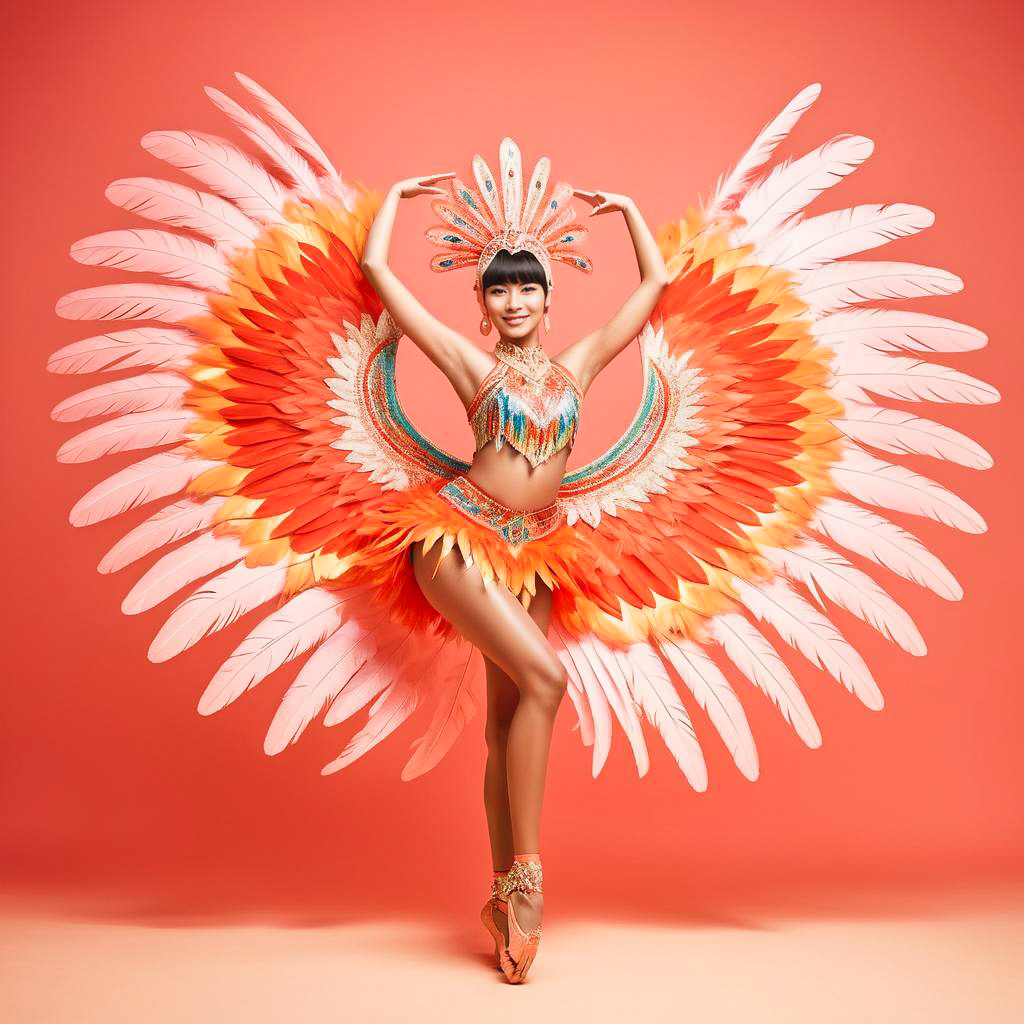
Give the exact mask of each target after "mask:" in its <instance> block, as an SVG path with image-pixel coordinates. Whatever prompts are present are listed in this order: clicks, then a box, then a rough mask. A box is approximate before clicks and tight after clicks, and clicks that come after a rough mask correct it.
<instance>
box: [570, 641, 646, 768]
mask: <svg viewBox="0 0 1024 1024" xmlns="http://www.w3.org/2000/svg"><path fill="white" fill-rule="evenodd" d="M579 645H580V650H581V651H582V652H583V654H584V656H585V657H586V658H587V660H588V661H589V663H590V666H591V668H592V669H593V670H594V675H595V676H596V678H597V681H598V683H599V684H600V686H601V688H602V689H603V690H604V692H605V695H606V696H607V698H608V705H609V707H611V709H612V711H614V713H615V717H616V718H617V719H618V720H619V725H621V726H622V731H623V732H624V733H625V734H626V738H627V739H628V740H629V745H630V748H631V749H632V751H633V759H634V760H635V761H636V768H637V773H638V774H639V776H640V777H641V778H643V776H644V775H646V774H647V772H648V770H649V768H650V757H649V755H648V753H647V744H646V743H645V742H644V734H643V727H642V726H641V724H640V719H639V717H638V716H637V713H636V707H635V706H634V700H633V695H632V693H631V692H630V680H629V679H628V678H627V676H626V675H625V673H624V672H623V669H622V665H621V664H620V663H619V662H618V660H617V658H616V657H615V652H614V651H613V650H612V649H611V648H609V647H608V646H607V645H606V644H605V643H604V641H603V640H601V638H600V637H598V636H596V635H594V634H592V633H585V634H583V635H582V636H581V637H580V638H579Z"/></svg>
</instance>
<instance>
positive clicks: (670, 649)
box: [658, 638, 759, 782]
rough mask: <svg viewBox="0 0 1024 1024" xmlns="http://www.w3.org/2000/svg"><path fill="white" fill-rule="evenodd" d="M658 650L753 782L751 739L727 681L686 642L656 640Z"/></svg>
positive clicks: (707, 658)
mask: <svg viewBox="0 0 1024 1024" xmlns="http://www.w3.org/2000/svg"><path fill="white" fill-rule="evenodd" d="M658 648H659V650H660V651H661V653H662V655H663V656H664V657H666V658H668V660H669V661H670V662H671V663H672V667H673V668H674V669H675V670H676V672H677V673H678V674H679V678H680V679H682V681H683V682H684V683H685V684H686V686H687V687H688V688H689V690H690V692H691V693H692V694H693V696H694V698H695V699H696V701H697V703H698V704H699V705H700V707H701V709H702V710H703V711H705V712H707V715H708V717H709V718H710V719H711V723H712V724H713V725H714V727H715V728H716V729H717V730H718V734H719V736H721V737H722V741H723V742H724V743H725V748H726V750H728V751H729V753H730V754H731V755H732V758H733V760H734V761H735V762H736V767H737V768H739V770H740V772H741V773H742V774H743V776H744V778H747V779H749V780H750V781H751V782H754V781H756V779H757V777H758V774H759V770H758V758H757V747H756V745H755V744H754V735H753V733H752V732H751V731H750V723H749V722H748V721H747V716H746V715H745V714H744V712H743V705H742V704H740V701H739V698H738V697H737V696H736V693H735V692H734V691H733V688H732V686H731V685H730V683H729V680H728V679H726V678H725V676H724V675H723V674H722V672H721V670H720V669H719V668H718V666H717V665H716V664H715V663H714V661H712V660H711V658H710V656H709V655H708V654H707V652H706V651H703V650H701V649H700V648H699V647H698V646H697V645H696V644H694V643H692V642H691V641H689V640H682V641H675V640H672V639H670V638H665V639H659V641H658Z"/></svg>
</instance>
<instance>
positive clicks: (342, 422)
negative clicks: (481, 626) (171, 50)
mask: <svg viewBox="0 0 1024 1024" xmlns="http://www.w3.org/2000/svg"><path fill="white" fill-rule="evenodd" d="M238 79H239V82H240V83H241V84H242V86H243V88H244V89H245V92H246V97H245V105H243V104H242V103H239V102H236V101H235V100H234V99H232V98H231V97H229V96H227V95H226V94H225V93H223V92H221V91H219V90H217V89H212V88H210V89H207V94H208V95H209V97H210V98H211V99H212V100H213V102H214V105H215V106H216V107H217V108H219V109H220V110H221V111H222V112H223V113H225V114H226V115H227V117H228V119H229V121H230V122H231V124H232V125H233V126H234V127H235V128H237V129H238V130H240V132H241V133H242V135H243V136H244V137H245V139H246V140H247V142H248V143H250V144H251V145H252V147H253V153H254V155H250V153H248V152H246V151H245V150H243V149H241V148H240V147H239V146H237V145H235V143H233V142H231V141H230V140H228V139H225V138H222V137H220V136H218V135H212V134H208V133H203V132H193V131H154V132H149V133H147V134H146V135H144V136H143V139H142V145H143V147H144V148H145V149H146V150H147V151H148V152H149V153H150V154H152V155H153V156H154V157H156V158H157V159H159V160H162V161H164V162H165V163H166V164H168V165H170V166H171V167H172V168H175V169H177V170H179V171H183V172H184V173H186V174H188V175H189V176H190V177H191V178H192V179H194V181H195V183H196V185H197V186H198V187H192V186H191V185H184V184H180V183H177V182H172V181H164V180H162V179H160V178H155V177H153V178H124V179H119V180H118V181H115V182H113V183H112V184H111V185H110V186H109V187H108V189H107V193H106V194H107V197H108V198H109V199H110V201H111V202H112V203H114V204H115V205H117V206H120V207H122V208H123V209H126V210H129V211H130V212H132V213H135V214H138V215H139V216H140V217H143V218H145V219H147V220H149V221H153V222H156V225H157V227H156V228H149V227H140V228H137V229H135V230H118V231H108V232H101V233H98V234H93V235H89V236H88V237H86V238H83V239H80V240H79V241H77V242H76V243H74V244H73V245H72V247H71V256H72V258H73V259H75V260H77V261H78V262H80V263H83V264H87V265H90V266H102V267H110V268H115V269H117V270H119V271H122V272H128V273H130V274H136V275H139V274H143V275H157V276H159V277H160V278H162V280H161V281H152V280H143V279H138V280H137V281H135V282H132V283H122V284H108V285H100V286H98V287H92V288H84V289H79V290H77V291H73V292H70V293H69V294H67V295H64V296H62V297H61V298H60V299H59V300H58V302H57V305H56V311H57V313H58V314H59V315H60V316H62V317H64V318H66V319H73V320H104V321H131V322H132V323H130V324H128V325H126V326H125V328H124V329H123V330H112V331H110V332H108V333H105V334H100V335H96V336H94V337H91V338H86V339H84V340H83V341H80V342H75V343H73V344H71V345H67V346H65V347H64V348H62V349H61V350H60V351H59V352H57V353H55V354H54V355H53V356H52V357H51V359H50V362H49V368H50V369H51V370H52V371H53V372H55V373H90V372H97V371H100V372H110V371H122V370H132V371H135V372H134V374H133V375H130V376H120V377H119V378H118V379H114V380H109V381H106V382H104V383H100V384H97V385H95V386H93V387H90V388H88V389H87V390H84V391H82V392H80V393H78V394H75V395H72V396H70V397H68V398H67V399H65V400H64V401H62V402H60V403H59V404H58V405H57V406H56V407H55V408H54V409H53V411H52V414H51V415H52V416H53V418H54V419H55V420H59V421H77V420H82V419H86V418H92V417H95V418H99V422H97V423H94V424H92V425H90V426H88V427H86V429H84V430H83V431H81V432H80V433H78V434H77V435H76V436H74V437H71V438H70V439H69V440H67V441H66V442H65V443H64V444H63V445H62V446H61V447H60V449H59V451H58V453H57V458H58V460H60V461H62V462H82V461H90V460H94V459H99V458H101V457H102V456H105V455H110V454H115V453H119V452H130V451H146V453H147V454H146V457H144V458H143V459H142V460H141V461H137V462H135V463H133V464H132V465H129V466H127V467H125V468H123V469H122V470H120V471H119V472H117V473H115V474H114V475H113V476H110V477H109V478H108V479H106V480H104V481H102V482H101V483H99V484H97V485H96V486H95V487H93V488H92V490H90V491H89V493H88V494H86V495H85V496H84V497H83V498H82V499H81V500H80V501H79V502H78V503H77V504H76V505H75V507H74V508H73V509H72V511H71V521H72V523H73V524H74V525H76V526H81V525H86V524H88V523H93V522H98V521H100V520H103V519H107V518H110V517H113V516H116V515H119V514H121V513H124V512H127V511H128V510H130V509H132V508H134V507H136V506H137V505H139V504H142V503H144V502H148V501H153V500H155V499H159V498H164V497H173V501H172V502H171V503H170V504H162V505H161V507H160V508H159V509H158V510H157V511H156V512H155V513H153V514H152V515H151V516H150V517H149V518H148V519H147V520H146V521H145V522H143V523H141V524H140V525H138V526H136V527H135V528H134V529H133V530H131V531H130V532H129V533H128V534H127V535H126V536H125V537H124V538H123V539H122V540H121V541H119V542H118V543H117V544H115V545H114V547H113V548H112V549H111V550H110V552H109V553H108V554H107V555H106V557H105V558H104V559H103V560H102V562H101V563H100V571H102V572H113V571H116V570H118V569H121V568H123V567H125V566H126V565H129V564H131V563H133V562H136V561H138V560H140V559H142V558H143V557H144V556H146V555H150V554H153V553H157V554H159V556H160V557H159V558H158V559H157V560H156V561H155V563H154V564H153V565H151V566H150V567H149V568H148V569H147V570H146V571H145V572H144V573H143V575H142V576H141V578H140V579H139V580H138V581H137V582H136V583H135V585H134V586H133V587H132V588H131V589H130V591H129V593H128V595H127V596H126V598H125V600H124V604H123V606H122V609H123V611H124V612H125V613H126V614H137V613H139V612H142V611H145V610H147V609H150V608H153V607H155V606H156V605H158V604H159V603H161V602H164V601H168V600H169V599H175V600H177V601H178V603H177V605H176V606H175V607H174V608H173V609H172V610H171V611H170V613H169V615H168V616H167V619H166V621H165V623H164V625H163V626H162V628H161V629H160V630H159V631H158V633H157V635H156V637H155V638H154V640H153V643H152V645H151V647H150V651H149V657H150V659H151V660H153V661H163V660H166V659H168V658H172V657H175V656H176V655H178V654H179V653H181V652H182V651H184V650H186V649H188V648H189V647H191V646H193V645H194V644H196V643H198V642H199V640H201V639H202V638H203V637H204V636H207V635H210V634H211V633H214V632H217V631H219V630H221V629H224V628H226V627H228V626H229V625H230V624H231V623H232V622H234V621H235V620H236V619H238V618H241V617H242V616H245V615H248V614H249V613H250V612H256V611H257V610H260V612H259V614H260V621H259V622H258V623H257V624H256V625H255V626H253V627H251V629H250V631H249V634H248V636H247V637H246V638H245V640H243V641H242V643H241V644H240V645H239V646H238V647H237V648H236V650H235V651H234V653H233V654H232V655H231V656H230V657H229V658H228V660H227V661H226V662H225V663H224V665H223V666H222V667H221V669H220V670H219V671H218V672H217V673H216V675H215V676H214V678H213V680H212V681H211V683H210V685H209V687H208V688H207V690H206V692H205V693H204V695H203V697H202V699H201V700H200V704H199V710H200V711H201V712H202V713H203V714H210V713H212V712H214V711H217V710H220V709H221V708H223V707H225V706H226V705H227V704H229V703H231V702H232V701H234V700H236V699H237V698H238V697H239V696H240V695H241V694H242V693H245V692H246V691H248V690H249V689H251V688H252V687H253V686H255V685H256V684H257V683H258V682H260V681H261V680H263V679H265V678H266V677H267V676H269V675H271V674H272V673H273V672H274V671H275V670H276V669H277V668H278V667H281V666H283V665H284V664H285V663H286V662H290V661H292V660H295V659H298V658H300V657H306V656H308V658H306V661H305V665H304V666H303V667H302V668H301V669H300V671H299V674H298V677H297V678H296V679H295V681H294V682H293V683H292V685H291V686H290V687H289V688H288V689H287V691H286V692H285V694H284V697H283V700H282V703H281V706H280V708H279V709H278V712H277V714H276V715H275V717H274V720H273V722H272V723H271V726H270V730H269V732H268V735H267V739H266V742H265V749H266V751H267V753H277V752H279V751H281V750H283V749H284V748H285V747H286V746H288V745H290V744H291V743H293V742H295V740H296V739H297V738H298V737H299V736H300V735H301V734H302V732H303V731H304V730H305V728H306V727H307V726H308V724H309V723H310V722H311V721H313V720H314V719H315V718H316V717H317V716H318V715H320V713H321V712H324V715H323V718H324V724H325V725H333V724H337V723H339V722H342V721H345V720H347V719H348V718H349V717H350V716H351V715H352V714H353V713H354V712H355V711H357V710H359V709H361V708H363V707H365V706H366V705H367V704H368V703H370V702H371V701H376V703H374V704H373V706H372V707H371V708H370V709H369V712H368V722H367V725H366V727H365V728H364V729H363V730H361V731H360V732H359V733H357V735H356V736H355V737H353V738H352V740H351V741H350V742H349V745H348V746H347V747H346V749H345V751H344V752H343V753H342V755H341V757H340V758H339V759H337V760H336V761H334V762H332V763H331V764H330V765H328V766H326V767H325V772H326V771H336V770H338V769H339V768H341V767H343V766H344V765H346V764H348V763H350V762H351V761H352V760H354V759H355V758H357V757H359V756H361V755H362V754H363V753H365V752H366V751H367V750H369V749H371V748H372V747H373V746H375V745H376V743H378V742H379V741H380V740H382V739H383V738H384V737H385V736H386V735H388V734H389V733H390V732H391V731H392V730H393V729H394V728H396V727H397V726H398V725H399V724H400V722H401V721H403V720H404V719H405V718H406V717H408V716H409V715H410V714H411V713H412V712H413V711H414V710H415V708H416V707H417V706H418V705H419V704H420V703H421V702H422V701H423V700H424V699H426V698H428V697H429V698H431V699H434V700H435V701H436V702H437V704H438V710H437V713H436V714H435V717H434V718H433V720H432V722H431V724H430V726H429V727H428V730H427V732H426V733H424V734H423V736H421V738H420V739H421V745H420V746H419V747H418V748H417V751H416V752H415V753H414V755H413V757H412V758H411V759H410V761H409V764H408V765H407V766H406V772H405V774H404V776H403V777H405V778H412V777H414V776H416V775H418V774H421V773H422V772H424V771H427V770H429V768H431V767H433V766H434V765H435V764H436V763H437V762H438V761H439V760H440V759H441V757H442V756H443V755H444V753H445V752H446V751H447V750H448V749H449V748H450V747H451V744H452V743H453V742H454V740H455V739H456V737H457V736H458V734H459V733H460V731H461V729H462V728H463V726H464V725H465V723H466V721H468V720H469V718H470V717H471V715H472V714H473V711H474V709H475V703H474V697H473V693H472V688H473V686H474V685H475V683H476V682H478V681H479V669H480V666H479V665H478V664H477V663H475V662H472V661H468V662H467V660H466V658H465V657H464V656H463V657H462V658H461V660H459V659H453V652H452V649H451V648H444V647H443V642H442V640H441V639H440V638H435V637H428V638H425V639H424V638H420V641H419V642H418V644H417V645H416V646H415V650H413V648H412V647H411V646H410V644H409V643H408V637H407V635H406V636H404V638H403V633H402V630H401V629H397V628H396V627H394V624H393V623H391V622H389V621H387V616H386V615H385V614H384V612H385V611H386V609H378V612H379V614H376V615H371V614H368V612H367V609H366V607H365V606H366V604H367V600H366V595H365V594H362V595H361V596H360V595H359V594H358V593H357V591H356V589H355V588H354V585H353V581H351V580H350V579H348V578H347V577H346V572H347V570H348V568H349V566H350V564H351V561H350V559H349V557H348V556H349V555H350V554H351V551H352V550H353V547H354V546H355V544H356V543H357V542H356V539H355V537H356V528H357V527H358V525H359V522H360V519H361V515H362V510H363V509H364V508H365V507H366V506H367V503H368V502H371V501H374V500H376V499H378V498H379V497H380V496H381V495H382V494H383V493H384V492H386V491H388V490H393V489H400V490H401V489H406V488H409V487H412V486H415V485H417V484H420V483H424V482H428V481H433V480H436V479H438V478H444V477H450V476H452V475H453V474H454V473H456V472H460V471H462V470H464V469H465V468H467V466H466V464H465V463H464V462H462V461H460V460H458V459H455V458H454V457H453V456H451V455H450V454H449V453H447V452H445V451H444V450H443V449H440V448H438V447H437V446H436V445H433V444H432V443H431V442H430V441H429V440H428V439H427V438H425V437H424V436H423V435H422V434H420V433H419V432H418V431H417V430H416V429H415V427H414V426H413V425H412V423H411V422H410V421H409V420H408V417H407V416H406V415H405V413H404V410H403V409H402V406H401V403H400V401H399V400H398V396H397V389H396V385H395V356H396V350H397V345H398V341H399V338H400V336H401V332H400V330H399V329H398V328H397V326H396V325H395V324H394V322H393V321H392V320H391V318H390V317H389V316H388V314H387V312H386V311H385V310H384V308H383V307H382V305H381V303H380V300H379V298H378V297H377V295H376V293H375V292H374V290H373V288H372V287H371V286H370V284H369V283H368V282H367V281H366V279H365V277H364V276H363V274H362V272H361V270H360V267H359V259H360V256H361V253H362V249H363V246H364V244H365V240H366V234H367V232H368V230H369V226H370V224H371V223H372V221H373V218H374V216H375V214H376V210H377V208H378V204H379V197H378V196H377V194H376V193H374V192H372V191H370V190H369V189H367V188H366V187H365V186H362V185H356V184H351V183H349V182H346V181H344V180H343V179H342V178H341V176H340V175H339V174H338V172H337V170H335V168H334V166H333V165H332V163H331V161H330V160H329V159H328V158H327V155H326V154H325V153H324V151H323V150H322V148H321V147H320V146H319V145H318V144H317V143H316V142H315V140H314V139H313V138H312V136H311V135H310V134H309V132H308V131H307V130H306V129H305V128H304V127H303V126H302V124H301V123H300V122H299V121H298V120H297V119H296V118H295V117H294V116H293V115H292V114H291V113H290V112H289V111H287V110H286V109H285V107H284V106H283V105H282V104H281V103H280V102H279V101H278V100H276V99H275V98H274V97H273V96H271V95H270V93H269V92H267V91H266V90H265V89H263V87H262V86H260V85H258V84H257V83H256V82H254V81H253V80H252V79H249V78H247V77H245V76H244V75H239V76H238ZM139 321H150V322H151V323H150V324H139V323H138V322H139ZM139 371H141V372H139ZM153 449H162V450H157V451H155V452H153V451H152V450H153ZM182 491H184V492H185V493H184V494H181V493H180V492H182ZM183 594H184V597H182V595H183ZM267 605H270V606H271V607H270V608H269V609H267V608H266V606H267ZM406 632H407V631H406ZM464 653H465V652H462V654H463V655H464ZM411 671H412V672H414V674H413V675H412V676H410V672H411Z"/></svg>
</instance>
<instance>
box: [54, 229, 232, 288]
mask: <svg viewBox="0 0 1024 1024" xmlns="http://www.w3.org/2000/svg"><path fill="white" fill-rule="evenodd" d="M71 258H72V259H75V260H77V261H78V262H79V263H84V264H87V265H89V266H95V267H113V268H115V269H117V270H133V271H135V272H137V273H140V274H160V275H161V276H162V277H166V278H170V279H171V280H173V281H184V282H186V283H187V284H194V285H195V286H196V287H197V288H199V289H201V290H202V291H208V292H225V291H226V290H227V279H228V278H227V271H228V268H227V264H226V263H225V262H224V257H223V256H221V254H220V253H219V252H218V251H217V250H216V249H215V248H214V247H213V246H212V245H207V244H206V243H205V242H200V241H199V240H198V239H196V238H190V237H189V236H187V235H175V234H172V233H171V232H169V231H156V230H153V229H152V228H133V229H131V230H128V231H104V232H102V233H100V234H98V235H89V236H88V237H87V238H80V239H79V240H78V241H77V242H75V243H74V245H72V246H71Z"/></svg>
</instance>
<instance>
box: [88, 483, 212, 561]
mask: <svg viewBox="0 0 1024 1024" xmlns="http://www.w3.org/2000/svg"><path fill="white" fill-rule="evenodd" d="M225 501H227V498H225V497H221V496H216V497H209V498H196V497H192V496H191V495H188V496H186V497H184V498H182V499H181V500H180V501H176V502H174V503H173V504H171V505H166V506H164V508H162V509H159V510H158V511H157V512H154V513H153V514H152V515H151V516H150V517H149V518H148V519H145V520H143V521H142V522H141V523H139V525H138V526H136V527H135V528H134V529H132V530H130V531H129V532H128V533H126V534H125V535H124V536H123V537H122V538H121V539H120V540H119V541H118V542H117V543H116V544H115V545H114V546H113V547H112V548H111V549H110V550H109V551H108V552H107V553H106V554H105V555H104V556H103V558H102V559H101V561H100V564H99V565H98V566H97V567H96V569H97V571H98V572H101V573H110V572H117V571H118V570H119V569H123V568H124V567H125V566H126V565H131V563H132V562H135V561H138V560H139V559H140V558H143V557H145V556H146V555H148V554H152V552H154V551H156V550H157V549H158V548H162V547H166V546H168V545H169V544H173V543H174V542H175V541H179V540H181V539H183V538H184V537H188V536H189V535H191V534H193V533H198V532H199V531H200V530H203V529H206V528H207V527H208V526H210V525H211V524H212V523H213V517H214V516H215V515H216V514H217V512H218V510H219V509H220V508H221V506H222V505H223V504H224V502H225Z"/></svg>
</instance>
